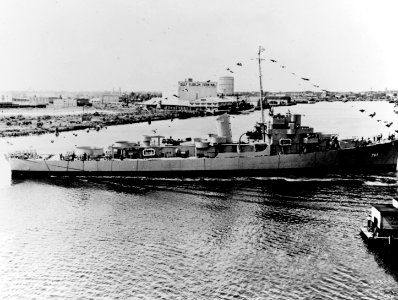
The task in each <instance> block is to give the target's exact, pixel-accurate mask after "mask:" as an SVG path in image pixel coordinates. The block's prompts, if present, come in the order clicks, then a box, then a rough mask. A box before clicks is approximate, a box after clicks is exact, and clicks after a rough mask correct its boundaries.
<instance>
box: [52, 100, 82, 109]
mask: <svg viewBox="0 0 398 300" xmlns="http://www.w3.org/2000/svg"><path fill="white" fill-rule="evenodd" d="M76 106H77V101H76V99H56V100H54V108H66V107H76Z"/></svg>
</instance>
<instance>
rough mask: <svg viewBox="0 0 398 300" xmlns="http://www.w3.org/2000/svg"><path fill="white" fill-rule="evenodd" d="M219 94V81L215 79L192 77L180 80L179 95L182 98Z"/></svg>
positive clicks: (190, 99)
mask: <svg viewBox="0 0 398 300" xmlns="http://www.w3.org/2000/svg"><path fill="white" fill-rule="evenodd" d="M216 96H217V82H213V81H210V80H208V81H206V82H202V81H193V79H192V78H188V79H185V81H179V82H178V97H179V99H181V100H187V101H192V100H197V99H199V98H204V97H216Z"/></svg>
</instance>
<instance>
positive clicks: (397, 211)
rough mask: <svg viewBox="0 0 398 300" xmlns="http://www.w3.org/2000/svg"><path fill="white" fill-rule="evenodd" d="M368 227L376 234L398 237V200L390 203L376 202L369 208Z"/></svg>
mask: <svg viewBox="0 0 398 300" xmlns="http://www.w3.org/2000/svg"><path fill="white" fill-rule="evenodd" d="M368 227H369V229H371V231H372V232H373V233H374V234H375V235H376V236H390V235H395V236H397V237H398V201H397V200H395V199H393V200H392V204H377V205H374V206H373V207H372V209H371V216H370V220H369V222H368Z"/></svg>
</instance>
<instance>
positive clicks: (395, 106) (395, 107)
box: [394, 101, 398, 113]
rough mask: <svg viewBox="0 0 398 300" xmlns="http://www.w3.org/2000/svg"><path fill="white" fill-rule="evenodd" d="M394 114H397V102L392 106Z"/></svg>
mask: <svg viewBox="0 0 398 300" xmlns="http://www.w3.org/2000/svg"><path fill="white" fill-rule="evenodd" d="M394 112H396V113H398V101H396V102H395V104H394Z"/></svg>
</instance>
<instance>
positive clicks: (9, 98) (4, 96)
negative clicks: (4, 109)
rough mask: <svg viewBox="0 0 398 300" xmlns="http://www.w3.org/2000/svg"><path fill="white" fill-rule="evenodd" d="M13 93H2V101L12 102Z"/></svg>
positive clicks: (0, 96) (0, 94) (0, 98)
mask: <svg viewBox="0 0 398 300" xmlns="http://www.w3.org/2000/svg"><path fill="white" fill-rule="evenodd" d="M11 101H12V95H11V94H9V93H0V102H11Z"/></svg>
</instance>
